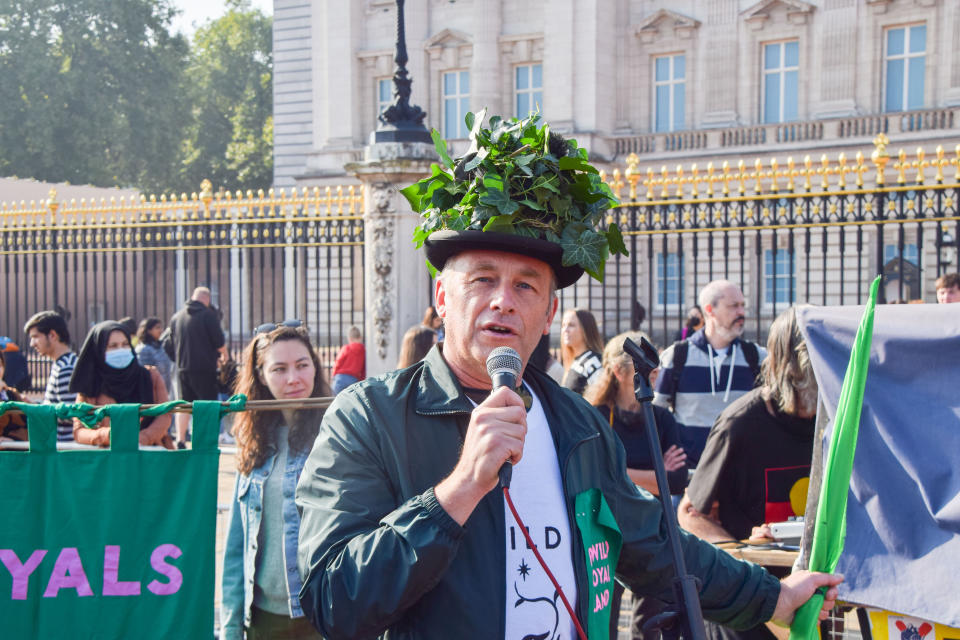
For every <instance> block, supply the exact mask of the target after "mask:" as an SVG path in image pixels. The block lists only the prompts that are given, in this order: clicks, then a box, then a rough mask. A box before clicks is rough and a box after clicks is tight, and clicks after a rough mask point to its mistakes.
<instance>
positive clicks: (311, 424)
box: [220, 321, 331, 640]
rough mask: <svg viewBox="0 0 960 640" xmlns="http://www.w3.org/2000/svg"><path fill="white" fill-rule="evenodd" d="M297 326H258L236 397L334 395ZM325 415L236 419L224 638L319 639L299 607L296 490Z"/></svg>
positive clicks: (254, 414) (262, 414) (249, 414)
mask: <svg viewBox="0 0 960 640" xmlns="http://www.w3.org/2000/svg"><path fill="white" fill-rule="evenodd" d="M321 371H322V370H321V368H320V361H319V359H318V358H317V354H316V352H315V351H314V349H313V346H312V345H311V344H310V337H309V335H308V334H307V332H306V330H305V329H304V328H303V327H302V326H300V323H299V322H295V321H286V322H284V323H283V324H281V325H280V326H277V325H273V324H266V325H261V326H260V327H257V330H256V332H255V335H254V338H253V340H252V341H251V342H250V344H249V345H247V347H246V349H244V353H243V366H242V368H241V371H240V375H239V377H238V379H237V389H236V391H237V393H243V394H246V396H247V398H248V399H250V400H272V399H278V400H280V399H297V398H308V397H324V396H330V395H331V393H330V388H329V387H328V386H327V383H326V382H325V381H324V379H323V375H322V372H321ZM322 416H323V412H322V411H319V410H301V411H295V410H292V409H284V410H282V411H246V412H244V413H242V414H240V415H239V416H238V417H237V420H236V424H235V427H234V430H235V434H236V437H237V480H236V484H235V486H234V492H233V502H232V503H231V504H230V524H229V529H228V530H227V541H226V548H225V549H224V553H223V578H222V583H221V586H222V592H223V597H222V600H221V603H220V626H221V634H220V637H221V639H223V640H235V639H236V640H242V638H244V634H246V638H248V639H249V640H255V639H256V638H320V637H321V636H320V635H319V634H318V633H317V632H316V630H314V629H313V627H312V626H311V625H310V622H309V621H308V620H307V619H306V618H304V617H303V611H301V609H300V599H299V593H300V585H301V582H300V574H299V572H298V571H297V538H298V536H299V532H300V516H299V514H298V513H297V508H296V505H295V504H294V501H293V499H294V491H295V489H296V486H297V480H298V479H299V478H300V471H301V470H302V469H303V463H304V461H305V460H306V458H307V454H308V453H310V448H311V447H312V446H313V441H314V439H315V438H316V435H317V430H318V428H319V426H320V419H321V418H322Z"/></svg>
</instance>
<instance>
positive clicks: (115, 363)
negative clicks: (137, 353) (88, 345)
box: [103, 347, 133, 369]
mask: <svg viewBox="0 0 960 640" xmlns="http://www.w3.org/2000/svg"><path fill="white" fill-rule="evenodd" d="M103 359H104V360H105V361H106V363H107V366H109V367H113V368H114V369H126V368H127V367H129V366H130V363H131V362H133V351H131V350H130V348H129V347H123V348H121V349H111V350H110V351H107V352H106V353H105V354H104V357H103Z"/></svg>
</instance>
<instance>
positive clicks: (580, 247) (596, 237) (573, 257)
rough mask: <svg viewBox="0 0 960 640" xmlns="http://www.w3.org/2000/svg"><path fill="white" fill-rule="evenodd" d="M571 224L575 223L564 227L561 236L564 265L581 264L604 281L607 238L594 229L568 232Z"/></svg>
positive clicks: (584, 268) (596, 277)
mask: <svg viewBox="0 0 960 640" xmlns="http://www.w3.org/2000/svg"><path fill="white" fill-rule="evenodd" d="M571 226H573V225H570V226H568V227H567V229H564V232H563V234H561V236H560V246H561V247H563V264H564V266H568V267H569V266H571V265H579V266H581V267H583V270H584V271H586V272H587V273H589V274H590V275H591V276H592V277H594V278H595V279H597V280H599V281H600V282H603V263H604V260H605V259H606V255H605V254H606V249H607V239H606V238H605V237H603V236H602V235H600V234H599V233H597V232H596V231H594V230H592V229H585V230H583V231H582V232H580V234H578V235H575V234H574V233H568V230H569V229H570V227H571ZM574 235H575V237H574Z"/></svg>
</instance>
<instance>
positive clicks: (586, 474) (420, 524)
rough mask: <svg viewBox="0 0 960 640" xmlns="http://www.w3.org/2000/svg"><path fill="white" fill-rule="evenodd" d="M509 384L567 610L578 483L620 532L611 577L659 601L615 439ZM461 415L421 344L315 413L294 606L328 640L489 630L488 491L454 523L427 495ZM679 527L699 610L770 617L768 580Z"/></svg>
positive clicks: (493, 633) (595, 419)
mask: <svg viewBox="0 0 960 640" xmlns="http://www.w3.org/2000/svg"><path fill="white" fill-rule="evenodd" d="M524 380H525V381H526V382H527V383H528V384H529V385H530V386H531V387H532V388H533V389H534V391H535V392H536V393H537V395H538V397H539V398H540V401H541V403H542V404H543V407H544V411H545V412H546V415H547V420H548V422H549V424H550V429H551V431H552V433H553V438H554V443H555V445H556V448H557V456H558V459H559V461H560V465H561V466H560V469H561V474H562V478H563V484H564V490H565V494H566V501H567V511H568V516H569V518H570V524H571V531H572V533H573V536H574V539H573V541H572V546H571V552H572V554H573V562H574V569H575V572H576V575H577V586H578V589H577V594H578V598H577V602H576V609H577V615H578V617H579V618H580V619H581V620H583V621H585V620H586V614H587V609H588V604H587V600H588V577H587V569H586V559H585V557H584V551H583V545H582V542H581V539H580V532H579V530H578V528H577V526H576V525H575V520H574V514H573V508H574V496H576V495H577V494H578V493H580V492H582V491H584V490H587V489H590V488H599V489H600V490H601V491H602V493H603V495H604V497H605V498H606V500H607V502H608V504H609V506H610V508H611V510H612V511H613V514H614V516H615V517H616V520H617V523H618V524H619V526H620V529H621V532H622V534H623V548H622V551H621V554H620V560H619V563H618V566H617V577H618V578H620V579H621V581H623V582H624V583H626V584H627V585H628V586H629V587H630V588H631V589H632V590H633V591H634V592H637V593H644V594H651V595H656V596H657V597H660V598H662V599H665V600H672V594H671V580H672V578H673V575H674V572H673V568H672V564H671V552H670V546H669V541H668V539H667V534H666V524H665V520H664V518H663V510H662V508H661V505H660V503H659V501H658V500H657V499H655V498H654V497H653V496H651V495H650V494H649V493H646V492H645V491H641V490H638V489H637V488H636V486H635V485H634V484H633V483H632V482H631V481H630V480H629V478H628V477H627V474H626V468H625V464H624V451H623V446H622V445H621V444H620V440H619V438H617V436H616V434H615V433H614V432H613V431H612V430H611V429H610V428H609V427H608V426H607V424H606V423H605V422H604V421H603V419H602V416H601V415H600V413H599V412H598V411H596V409H594V408H593V407H591V406H590V405H589V404H588V403H587V402H586V401H584V400H583V399H582V398H580V396H578V395H576V394H574V393H573V392H571V391H569V390H566V389H563V388H561V387H560V386H559V385H557V384H556V383H555V382H553V380H551V379H550V378H549V377H548V376H547V375H546V374H544V373H543V372H540V371H538V370H535V369H534V368H533V367H528V368H527V370H526V372H525V376H524ZM472 408H473V405H472V404H471V403H470V400H469V399H468V398H467V397H466V396H465V395H463V393H462V388H461V386H460V384H459V383H458V381H457V380H456V378H455V377H454V376H453V374H452V372H451V371H450V369H449V367H448V366H447V365H446V362H445V361H444V359H443V356H442V355H441V351H440V348H438V347H435V348H434V349H432V350H431V351H430V353H429V354H428V355H427V357H426V358H425V360H424V361H422V362H420V363H418V364H417V365H414V366H412V367H410V368H407V369H403V370H400V371H395V372H392V373H389V374H386V375H383V376H379V377H376V378H371V379H368V380H366V381H364V382H361V383H359V384H355V385H353V386H351V387H349V388H348V389H346V390H345V391H343V392H341V393H340V395H338V396H337V398H336V400H335V401H334V402H333V404H332V405H331V406H330V408H329V409H328V410H327V411H326V414H325V416H324V418H323V423H322V426H321V428H320V433H319V435H318V437H317V440H316V442H315V444H314V446H313V450H312V451H311V453H310V456H309V457H308V459H307V462H306V465H305V466H304V469H303V473H302V475H301V477H300V483H299V485H298V487H297V494H296V502H297V505H298V507H299V508H300V509H301V511H302V521H301V524H300V541H299V552H298V560H299V568H300V574H301V576H302V578H303V589H302V590H301V592H300V601H301V604H302V606H303V611H304V613H305V614H306V615H307V617H308V618H309V619H310V620H311V621H312V622H313V624H314V625H315V626H316V627H317V628H318V629H319V630H320V632H321V633H322V634H323V635H324V636H325V637H326V638H328V639H329V640H337V639H340V638H376V637H378V636H380V637H383V638H386V639H396V638H418V639H420V638H438V639H439V638H443V639H444V640H447V639H449V638H503V637H504V624H505V607H506V580H505V577H504V576H505V568H504V567H505V563H506V550H505V543H504V540H505V522H504V506H503V494H502V493H501V492H500V491H491V492H490V493H489V494H487V496H486V497H485V498H484V499H483V500H482V501H481V502H480V504H479V505H478V506H477V508H476V509H475V510H474V512H473V513H472V514H471V516H470V518H469V519H468V520H467V522H466V523H465V526H463V527H461V526H460V525H459V524H457V522H456V521H455V520H453V519H452V518H451V517H450V516H449V515H448V514H447V513H446V511H444V509H443V508H442V507H441V506H440V504H439V503H438V502H437V499H436V497H435V496H434V491H433V487H435V486H436V485H437V484H438V483H439V482H440V481H441V480H443V478H445V477H446V476H447V475H448V474H449V473H450V472H451V470H452V469H453V467H454V465H455V464H456V462H457V460H458V457H459V454H460V449H461V445H462V442H463V437H464V434H465V432H466V428H467V424H468V422H469V418H470V412H471V410H472ZM521 515H522V514H521ZM681 536H682V543H683V549H684V557H685V561H686V565H687V571H688V572H690V573H692V574H694V575H696V576H698V577H699V578H700V580H701V582H702V586H701V589H700V599H701V604H702V608H703V612H704V615H705V616H706V617H707V618H709V619H711V620H714V621H716V622H720V623H723V624H727V625H730V626H733V627H736V628H747V627H750V626H753V625H756V624H758V623H760V622H762V621H765V620H767V619H769V618H770V616H771V615H773V610H774V607H775V605H776V602H777V598H778V596H779V593H780V585H779V582H778V581H777V580H776V579H775V578H774V577H772V576H771V575H770V574H769V573H767V572H766V571H765V570H764V569H762V568H761V567H758V566H756V565H753V564H750V563H747V562H743V561H740V560H736V559H734V558H732V557H731V556H730V555H729V554H727V553H725V552H724V551H721V550H719V549H717V548H716V547H715V546H713V545H711V544H709V543H706V542H703V541H701V540H699V539H697V538H696V537H694V536H692V535H689V534H687V533H685V532H682V533H681Z"/></svg>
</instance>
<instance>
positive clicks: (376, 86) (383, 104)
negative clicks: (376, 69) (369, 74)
mask: <svg viewBox="0 0 960 640" xmlns="http://www.w3.org/2000/svg"><path fill="white" fill-rule="evenodd" d="M384 82H386V83H387V86H388V88H389V94H390V95H389V97H388V98H387V100H386V101H381V99H380V89H381V87H382V85H383V83H384ZM373 91H374V93H373V95H374V96H375V99H374V101H373V102H374V105H376V110H377V112H376V113H375V114H373V118H374V123H377V122H379V118H380V114H381V113H383V111H384V109H386V108H387V107H389V106H390V105H391V104H392V103H393V76H387V77H381V78H375V79H374V82H373Z"/></svg>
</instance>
